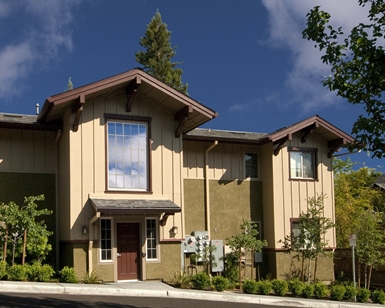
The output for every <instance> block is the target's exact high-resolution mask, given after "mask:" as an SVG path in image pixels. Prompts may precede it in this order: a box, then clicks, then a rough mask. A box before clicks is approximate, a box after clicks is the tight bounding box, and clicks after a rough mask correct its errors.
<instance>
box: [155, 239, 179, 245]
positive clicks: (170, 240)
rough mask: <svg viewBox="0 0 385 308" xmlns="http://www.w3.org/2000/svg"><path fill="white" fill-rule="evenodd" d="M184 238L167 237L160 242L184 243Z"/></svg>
mask: <svg viewBox="0 0 385 308" xmlns="http://www.w3.org/2000/svg"><path fill="white" fill-rule="evenodd" d="M183 241H184V239H181V238H166V239H162V240H159V244H165V243H182V242H183Z"/></svg>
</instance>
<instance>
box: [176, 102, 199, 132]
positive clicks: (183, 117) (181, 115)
mask: <svg viewBox="0 0 385 308" xmlns="http://www.w3.org/2000/svg"><path fill="white" fill-rule="evenodd" d="M193 111H194V108H193V107H192V106H191V105H188V106H185V107H183V108H182V109H181V110H179V111H178V112H177V113H176V114H175V121H179V124H178V127H177V129H176V130H175V138H179V137H180V135H181V133H182V130H183V126H184V124H185V123H186V121H187V120H188V117H189V115H190V114H192V113H193Z"/></svg>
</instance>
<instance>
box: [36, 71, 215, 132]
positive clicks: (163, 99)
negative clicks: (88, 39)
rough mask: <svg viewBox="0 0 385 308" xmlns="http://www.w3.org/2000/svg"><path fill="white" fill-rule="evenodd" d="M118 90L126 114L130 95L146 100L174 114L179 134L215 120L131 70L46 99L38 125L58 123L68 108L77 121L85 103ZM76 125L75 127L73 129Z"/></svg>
mask: <svg viewBox="0 0 385 308" xmlns="http://www.w3.org/2000/svg"><path fill="white" fill-rule="evenodd" d="M117 90H125V93H126V95H127V104H126V110H127V112H130V111H131V105H132V102H133V100H132V99H131V100H130V98H132V95H141V96H145V97H146V98H147V99H149V100H151V101H153V102H155V103H157V104H159V105H160V106H162V107H163V108H165V109H167V110H169V111H170V112H172V113H174V114H175V120H176V121H179V123H180V125H179V126H180V127H178V129H179V130H180V131H179V134H180V133H182V132H183V133H185V132H188V131H190V130H192V129H194V128H196V127H198V126H199V125H202V124H203V123H205V122H207V121H209V120H211V119H213V118H215V117H216V116H218V114H217V113H216V112H215V111H213V110H212V109H210V108H208V107H206V106H204V105H202V104H201V103H199V102H197V101H196V100H194V99H192V98H190V97H188V96H187V95H184V94H183V93H181V92H179V91H177V90H175V89H173V88H172V87H170V86H168V85H167V84H165V83H163V82H161V81H159V80H158V79H156V78H154V77H152V76H151V75H149V74H147V73H145V72H144V71H142V70H140V69H133V70H130V71H127V72H124V73H121V74H118V75H115V76H112V77H109V78H106V79H103V80H100V81H96V82H93V83H91V84H88V85H85V86H82V87H79V88H75V89H72V90H69V91H66V92H63V93H59V94H56V95H53V96H50V97H48V98H47V99H46V100H45V103H44V105H43V107H42V110H41V112H40V114H39V116H38V118H37V121H38V122H39V123H50V122H53V121H57V120H61V119H62V116H63V114H64V113H65V111H66V110H67V109H68V108H69V107H71V108H72V111H73V112H74V113H75V114H76V116H75V122H76V118H78V119H77V121H78V120H79V118H80V115H79V112H80V113H81V110H82V107H83V105H84V104H86V103H87V101H88V100H92V99H94V98H96V97H99V96H101V95H105V94H108V93H111V92H114V91H117ZM75 125H76V123H74V127H75Z"/></svg>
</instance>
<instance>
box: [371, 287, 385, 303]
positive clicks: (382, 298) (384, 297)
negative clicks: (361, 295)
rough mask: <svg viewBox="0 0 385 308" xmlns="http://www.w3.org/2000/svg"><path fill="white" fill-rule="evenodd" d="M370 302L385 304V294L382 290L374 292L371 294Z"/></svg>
mask: <svg viewBox="0 0 385 308" xmlns="http://www.w3.org/2000/svg"><path fill="white" fill-rule="evenodd" d="M372 300H373V302H374V303H376V304H381V305H383V304H385V292H384V291H383V290H374V291H373V292H372Z"/></svg>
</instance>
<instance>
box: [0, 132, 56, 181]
mask: <svg viewBox="0 0 385 308" xmlns="http://www.w3.org/2000/svg"><path fill="white" fill-rule="evenodd" d="M55 137H56V132H52V131H40V130H37V131H34V130H23V129H9V128H0V145H1V146H0V172H28V173H51V174H55V173H56V170H57V164H58V161H57V158H56V157H57V144H56V143H55Z"/></svg>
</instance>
